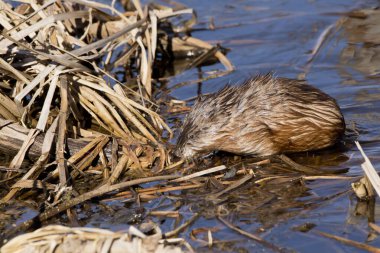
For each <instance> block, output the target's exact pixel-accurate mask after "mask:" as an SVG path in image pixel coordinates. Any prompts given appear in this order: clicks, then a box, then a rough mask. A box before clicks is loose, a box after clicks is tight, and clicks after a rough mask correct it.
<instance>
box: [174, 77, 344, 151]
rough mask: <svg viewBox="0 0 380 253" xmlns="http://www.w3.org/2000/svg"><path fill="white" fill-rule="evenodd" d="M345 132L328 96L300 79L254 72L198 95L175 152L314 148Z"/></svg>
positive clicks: (333, 102) (323, 146) (333, 142)
mask: <svg viewBox="0 0 380 253" xmlns="http://www.w3.org/2000/svg"><path fill="white" fill-rule="evenodd" d="M344 131H345V123H344V119H343V116H342V113H341V111H340V109H339V107H338V105H337V103H336V102H335V100H334V99H333V98H331V97H330V96H329V95H327V94H325V93H324V92H322V91H321V90H319V89H317V88H314V87H312V86H310V85H308V84H306V83H305V82H304V81H298V80H292V79H287V78H274V77H273V76H272V75H265V76H257V77H255V78H251V79H249V80H247V81H246V82H245V83H244V84H243V85H241V86H233V87H229V86H227V87H225V88H224V89H222V90H220V91H219V92H217V93H215V94H211V95H208V96H204V97H202V98H200V99H198V101H197V102H196V103H195V105H194V107H193V109H192V111H191V112H190V113H189V114H188V116H187V117H186V119H185V122H184V124H183V128H182V132H181V134H180V136H179V138H178V142H177V146H176V154H177V155H178V156H181V157H186V158H189V157H193V156H196V155H199V154H205V153H209V152H212V151H215V150H220V151H226V152H231V153H235V154H242V155H258V156H265V155H272V154H278V153H291V152H301V151H308V150H317V149H322V148H325V147H329V146H332V145H334V144H335V143H336V142H337V140H338V139H339V138H340V137H341V136H342V135H343V134H344Z"/></svg>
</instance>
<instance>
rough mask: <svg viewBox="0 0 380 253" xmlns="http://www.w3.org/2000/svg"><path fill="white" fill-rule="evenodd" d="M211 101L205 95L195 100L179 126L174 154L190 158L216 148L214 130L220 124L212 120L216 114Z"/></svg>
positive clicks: (218, 127) (216, 129)
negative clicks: (179, 130)
mask: <svg viewBox="0 0 380 253" xmlns="http://www.w3.org/2000/svg"><path fill="white" fill-rule="evenodd" d="M213 103H214V102H213V101H212V99H209V97H206V96H202V97H200V98H199V99H198V100H197V102H196V103H195V105H194V106H193V108H192V110H191V112H190V113H189V114H188V115H187V117H186V119H185V121H184V123H183V126H182V128H181V133H180V135H179V137H178V141H177V145H176V148H175V155H176V156H178V157H182V158H190V157H194V156H196V155H201V154H207V153H209V152H212V151H214V150H217V149H218V148H217V147H215V143H216V140H214V139H215V136H216V135H215V132H217V131H218V129H220V128H221V125H222V124H221V122H218V121H215V120H213V118H215V116H216V115H215V111H214V110H213V108H215V107H214V106H213ZM210 122H212V124H210Z"/></svg>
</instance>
